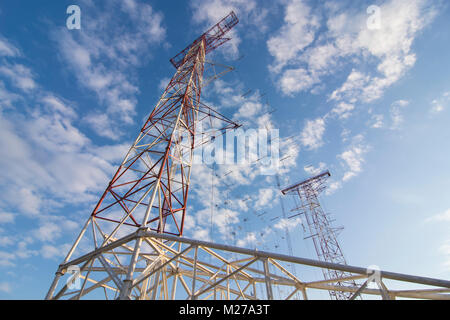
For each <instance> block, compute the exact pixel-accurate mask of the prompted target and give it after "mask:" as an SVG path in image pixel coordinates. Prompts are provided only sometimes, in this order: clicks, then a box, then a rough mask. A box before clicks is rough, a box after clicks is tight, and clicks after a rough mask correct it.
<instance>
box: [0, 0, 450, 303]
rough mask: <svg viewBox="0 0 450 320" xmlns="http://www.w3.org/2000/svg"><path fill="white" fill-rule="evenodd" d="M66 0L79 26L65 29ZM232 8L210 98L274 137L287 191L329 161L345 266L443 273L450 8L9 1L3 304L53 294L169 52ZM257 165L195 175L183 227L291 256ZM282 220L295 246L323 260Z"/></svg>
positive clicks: (288, 0) (327, 200) (296, 227)
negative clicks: (374, 13)
mask: <svg viewBox="0 0 450 320" xmlns="http://www.w3.org/2000/svg"><path fill="white" fill-rule="evenodd" d="M71 4H77V5H78V6H79V7H80V8H81V30H68V29H67V28H66V19H67V17H68V15H67V14H66V9H67V7H68V6H69V5H71ZM370 5H377V6H378V7H379V9H380V19H381V20H380V24H379V28H377V29H372V28H369V27H368V19H370V15H369V14H367V12H366V9H367V8H368V7H369V6H370ZM231 9H233V10H235V12H236V14H237V15H238V17H239V19H240V23H239V24H238V26H236V28H235V29H234V30H233V32H232V37H233V40H232V41H230V43H228V44H226V45H224V46H223V47H222V48H220V50H217V52H215V53H214V54H213V55H211V57H209V58H210V59H212V60H214V61H217V62H220V63H224V64H228V65H231V66H234V67H236V70H235V71H234V72H232V73H230V74H227V75H226V76H225V77H223V78H221V79H220V80H218V81H216V82H215V83H214V84H212V85H211V86H210V87H208V88H206V89H205V92H204V102H206V103H208V104H210V105H213V106H214V107H216V108H218V109H219V110H220V111H221V112H223V113H224V114H226V115H227V116H229V117H230V118H233V119H235V120H237V121H240V122H242V123H244V126H245V127H246V128H264V127H265V128H275V129H279V130H280V136H281V138H282V139H281V157H282V158H284V157H288V156H289V157H288V158H287V160H285V161H283V166H282V170H281V172H280V176H281V180H282V184H283V185H288V184H290V183H294V182H297V181H299V180H302V179H304V178H306V177H309V176H310V175H312V174H315V173H317V172H319V171H321V170H323V169H329V170H330V172H331V174H332V177H331V178H330V180H329V187H328V191H327V193H326V194H325V195H324V196H323V197H322V202H323V205H324V207H325V208H326V210H327V211H329V212H331V213H332V214H333V216H334V217H335V218H336V224H337V225H344V226H345V230H344V231H343V232H342V233H341V235H340V241H341V245H342V248H343V251H344V253H345V256H346V258H347V260H348V263H349V264H352V265H359V266H369V265H378V266H380V267H381V268H382V269H386V270H389V271H396V272H403V273H409V274H417V275H423V276H429V277H437V278H447V279H448V278H449V277H450V238H449V236H448V235H449V228H450V197H449V196H448V190H449V189H450V170H449V160H450V151H449V139H450V129H449V126H448V123H449V120H450V116H449V115H450V114H449V112H450V110H449V109H450V78H449V77H448V74H449V73H450V60H449V59H448V51H449V50H450V41H449V40H450V34H449V30H450V19H449V16H450V12H449V8H448V4H447V3H446V2H445V1H427V0H414V1H411V0H409V1H407V0H391V1H358V4H357V5H355V3H354V1H353V2H352V1H306V0H295V1H294V0H283V1H281V0H280V1H256V0H213V1H200V0H191V1H179V2H178V1H177V5H175V4H174V2H170V3H168V2H163V1H138V0H127V1H125V0H124V1H118V0H114V1H90V0H83V1H77V2H68V1H23V0H17V1H8V2H6V3H5V2H2V4H1V5H0V181H1V183H0V299H10V298H16V299H41V298H43V297H44V295H45V293H46V291H47V289H48V287H49V285H50V282H51V280H52V278H53V275H54V272H55V270H56V268H57V266H58V264H59V263H60V261H61V260H62V259H63V258H64V255H65V253H66V252H67V250H68V248H69V246H70V245H71V243H72V242H73V241H74V239H75V237H76V235H77V234H78V232H79V230H80V229H81V227H82V225H83V223H84V222H85V221H86V219H87V218H88V216H89V214H90V212H91V210H92V207H93V206H94V204H95V203H96V201H97V200H98V198H99V197H100V195H101V193H102V192H103V190H104V189H105V187H106V185H107V183H108V182H109V180H110V179H111V176H112V173H113V171H114V170H115V167H116V166H117V165H118V164H119V163H120V162H121V160H122V158H123V156H124V155H125V153H126V152H127V150H128V148H129V146H130V145H131V143H132V141H133V140H134V138H135V137H136V135H137V133H138V130H139V128H140V126H141V124H142V121H143V120H144V119H145V118H146V116H147V115H148V114H149V112H150V111H151V110H152V108H153V107H154V105H155V103H156V102H157V100H158V98H159V96H160V94H161V93H162V91H163V89H164V85H165V84H166V83H167V81H168V79H170V77H171V76H172V75H173V73H174V68H173V67H172V65H171V64H170V63H169V59H170V58H171V57H172V56H174V55H175V54H177V53H178V52H179V51H180V50H181V49H183V48H184V47H185V46H186V45H187V44H189V43H190V42H191V41H192V40H193V39H195V38H196V37H197V36H198V35H200V34H201V33H202V31H204V30H205V29H206V28H208V27H209V26H211V25H212V24H214V23H215V22H217V21H218V20H219V19H220V18H222V17H223V16H225V15H226V14H227V13H228V12H229V11H230V10H231ZM249 90H251V92H250V93H249V94H247V95H245V97H243V96H242V95H243V94H244V93H247V92H248V91H249ZM273 110H275V112H273V113H270V111H273ZM212 169H213V170H214V172H212ZM230 171H231V172H232V173H230V174H227V173H229V172H230ZM256 172H257V171H256V170H254V166H241V167H233V168H229V167H225V166H214V167H213V168H211V167H204V166H198V167H196V168H195V169H194V172H193V177H192V180H193V188H192V193H191V198H190V207H189V211H188V215H189V218H188V219H187V221H186V228H187V230H186V234H185V235H186V236H188V237H189V236H190V237H194V236H195V237H198V238H201V239H208V240H213V241H217V242H222V243H229V244H235V245H239V246H245V247H251V248H254V247H258V248H263V249H265V250H268V251H283V252H287V249H286V241H285V240H284V239H283V238H282V237H283V236H284V229H283V228H284V226H285V223H283V222H284V221H282V219H281V218H280V216H281V208H280V192H279V191H278V190H277V188H276V180H275V177H273V176H260V175H258V174H257V173H256ZM205 181H210V183H209V182H208V183H205ZM211 195H213V196H211ZM212 199H213V200H212ZM283 201H284V203H285V206H286V207H287V208H290V207H291V206H292V203H291V202H290V199H284V200H283ZM211 208H214V210H211ZM211 212H212V214H213V224H212V225H211V223H210V217H211ZM263 212H266V214H264V215H263V216H261V217H258V216H257V215H258V214H261V213H263ZM272 219H274V220H273V221H271V220H272ZM287 225H288V228H289V230H290V234H291V237H292V243H293V247H294V254H295V255H298V256H303V257H315V253H314V251H313V247H312V243H310V241H305V240H303V233H302V227H301V221H300V220H289V221H288V223H287ZM86 250H87V248H86ZM317 277H320V274H319V275H317Z"/></svg>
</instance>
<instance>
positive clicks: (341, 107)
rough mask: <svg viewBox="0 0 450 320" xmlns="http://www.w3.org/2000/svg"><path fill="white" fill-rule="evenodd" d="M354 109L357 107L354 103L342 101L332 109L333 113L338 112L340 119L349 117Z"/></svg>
mask: <svg viewBox="0 0 450 320" xmlns="http://www.w3.org/2000/svg"><path fill="white" fill-rule="evenodd" d="M353 109H355V106H354V105H353V104H349V103H345V102H341V103H339V104H338V105H337V107H335V108H333V110H331V113H334V114H336V115H337V116H338V117H339V118H340V119H347V118H348V117H350V116H351V112H352V111H353Z"/></svg>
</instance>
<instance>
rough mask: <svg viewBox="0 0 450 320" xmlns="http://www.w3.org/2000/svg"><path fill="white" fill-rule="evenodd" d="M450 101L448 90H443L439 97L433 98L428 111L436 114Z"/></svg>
mask: <svg viewBox="0 0 450 320" xmlns="http://www.w3.org/2000/svg"><path fill="white" fill-rule="evenodd" d="M449 102H450V92H445V93H444V94H442V96H441V97H439V98H437V99H435V100H433V101H432V103H431V109H430V112H431V113H432V114H438V113H441V112H442V111H444V110H445V109H446V108H447V106H448V105H449Z"/></svg>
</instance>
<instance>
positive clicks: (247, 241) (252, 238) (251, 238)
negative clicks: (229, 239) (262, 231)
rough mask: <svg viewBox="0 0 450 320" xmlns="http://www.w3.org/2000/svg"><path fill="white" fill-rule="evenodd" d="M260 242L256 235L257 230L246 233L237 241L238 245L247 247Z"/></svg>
mask: <svg viewBox="0 0 450 320" xmlns="http://www.w3.org/2000/svg"><path fill="white" fill-rule="evenodd" d="M257 242H258V239H257V237H256V233H255V232H249V233H247V234H246V235H245V237H244V238H242V239H239V240H238V241H237V243H236V244H237V246H238V247H246V246H249V245H250V246H251V245H255V244H256V243H257Z"/></svg>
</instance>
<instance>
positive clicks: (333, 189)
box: [325, 181, 342, 196]
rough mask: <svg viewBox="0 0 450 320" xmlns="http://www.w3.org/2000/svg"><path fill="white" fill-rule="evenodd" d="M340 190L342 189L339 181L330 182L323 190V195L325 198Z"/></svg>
mask: <svg viewBox="0 0 450 320" xmlns="http://www.w3.org/2000/svg"><path fill="white" fill-rule="evenodd" d="M340 188H342V183H341V182H340V181H330V182H329V183H328V186H327V189H326V190H325V194H326V195H327V196H329V195H332V194H333V193H335V192H336V191H337V190H339V189H340Z"/></svg>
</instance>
